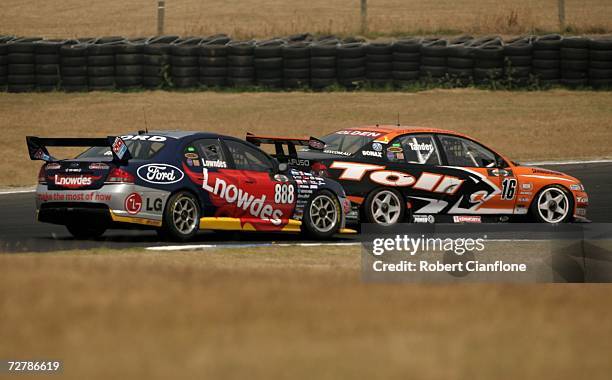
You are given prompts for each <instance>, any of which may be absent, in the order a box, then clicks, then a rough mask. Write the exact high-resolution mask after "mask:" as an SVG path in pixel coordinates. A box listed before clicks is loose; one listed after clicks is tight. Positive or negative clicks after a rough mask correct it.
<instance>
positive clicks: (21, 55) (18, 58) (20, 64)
mask: <svg viewBox="0 0 612 380" xmlns="http://www.w3.org/2000/svg"><path fill="white" fill-rule="evenodd" d="M7 48H8V51H7V52H8V59H7V62H8V77H7V82H8V91H9V92H29V91H33V90H34V89H35V88H36V69H35V55H34V41H30V40H25V39H20V40H14V41H11V43H9V44H8V46H7Z"/></svg>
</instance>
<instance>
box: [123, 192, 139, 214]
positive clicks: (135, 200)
mask: <svg viewBox="0 0 612 380" xmlns="http://www.w3.org/2000/svg"><path fill="white" fill-rule="evenodd" d="M141 208H142V197H141V196H140V194H138V193H132V194H130V195H128V196H127V198H125V211H127V212H128V214H132V215H134V214H138V213H139V212H140V209H141Z"/></svg>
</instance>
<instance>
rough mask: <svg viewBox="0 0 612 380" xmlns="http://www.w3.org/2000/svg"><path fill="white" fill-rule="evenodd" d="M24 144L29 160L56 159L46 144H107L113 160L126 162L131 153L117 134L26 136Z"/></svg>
mask: <svg viewBox="0 0 612 380" xmlns="http://www.w3.org/2000/svg"><path fill="white" fill-rule="evenodd" d="M26 144H27V145H28V153H29V154H30V160H41V161H58V159H56V158H55V157H53V156H51V155H50V154H49V151H48V150H47V147H48V146H62V147H94V146H107V147H110V148H111V152H112V153H113V161H116V162H127V161H128V160H129V159H130V158H132V155H131V154H130V151H129V150H128V147H127V145H126V144H125V141H123V139H121V137H118V136H108V137H106V138H104V137H100V138H97V137H85V138H81V137H50V138H45V137H36V136H26Z"/></svg>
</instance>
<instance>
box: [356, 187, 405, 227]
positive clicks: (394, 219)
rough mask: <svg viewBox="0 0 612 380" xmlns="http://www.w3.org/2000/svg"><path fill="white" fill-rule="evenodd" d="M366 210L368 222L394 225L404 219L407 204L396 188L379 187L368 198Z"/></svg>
mask: <svg viewBox="0 0 612 380" xmlns="http://www.w3.org/2000/svg"><path fill="white" fill-rule="evenodd" d="M364 212H365V217H366V221H367V222H368V223H376V224H378V225H381V226H392V225H394V224H395V223H399V222H401V221H402V220H404V214H405V212H406V205H405V204H404V202H403V198H402V196H401V194H400V193H399V192H397V191H396V190H393V189H379V190H375V191H373V192H371V193H370V195H368V197H367V198H366V201H365V205H364Z"/></svg>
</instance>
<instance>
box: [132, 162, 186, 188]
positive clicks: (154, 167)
mask: <svg viewBox="0 0 612 380" xmlns="http://www.w3.org/2000/svg"><path fill="white" fill-rule="evenodd" d="M136 173H137V174H138V178H140V179H142V180H143V181H145V182H149V183H154V184H158V185H168V184H171V183H177V182H179V181H180V180H182V179H183V177H184V176H185V175H184V174H183V172H182V171H181V169H179V168H177V167H176V166H172V165H168V164H146V165H142V166H141V167H139V168H138V170H137V171H136Z"/></svg>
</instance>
